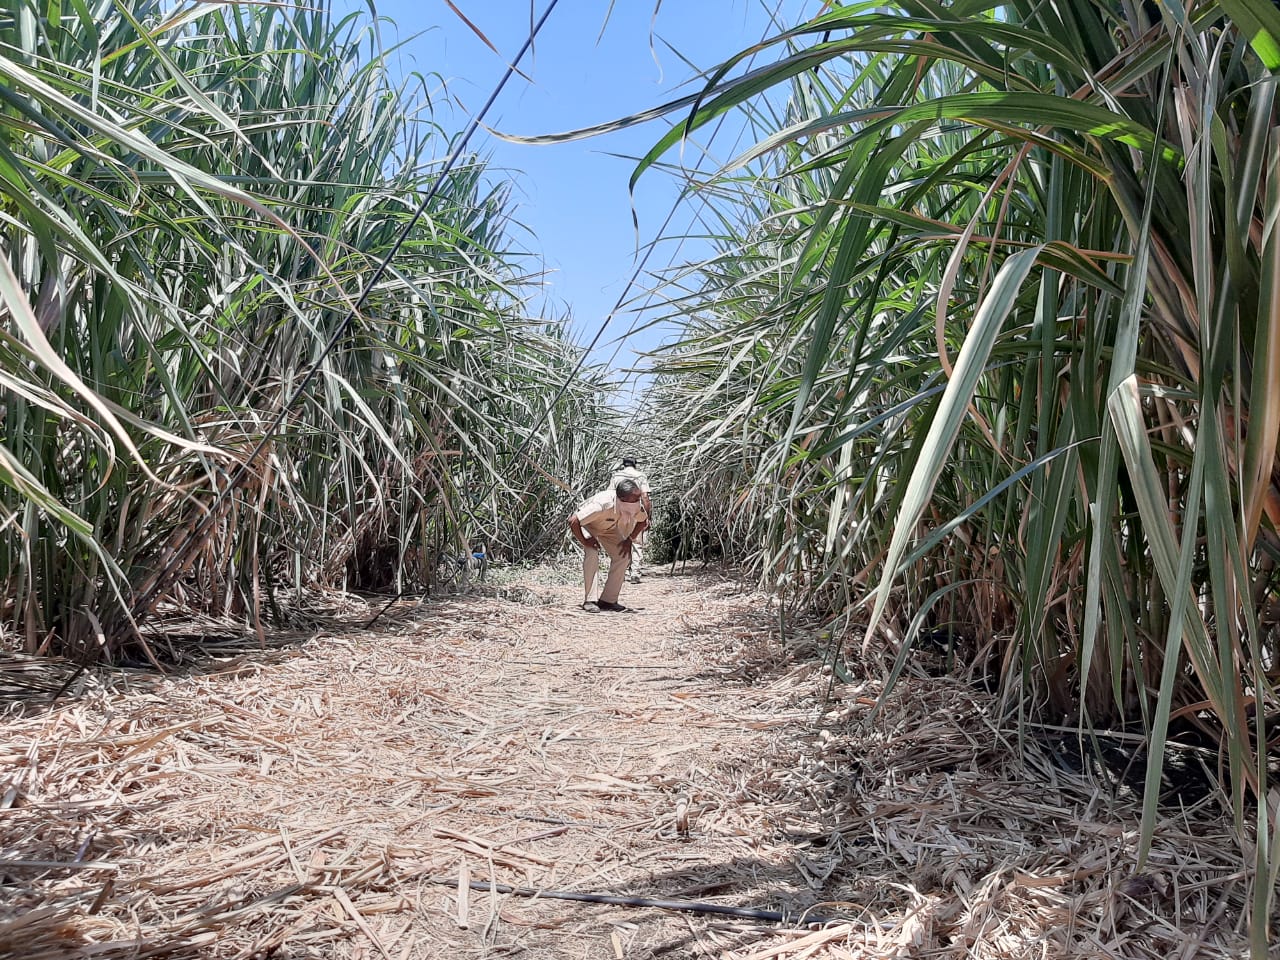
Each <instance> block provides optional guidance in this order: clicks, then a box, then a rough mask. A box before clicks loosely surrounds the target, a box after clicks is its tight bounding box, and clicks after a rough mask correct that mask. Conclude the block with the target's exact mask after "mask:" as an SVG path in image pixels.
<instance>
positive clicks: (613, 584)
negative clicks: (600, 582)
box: [596, 533, 627, 603]
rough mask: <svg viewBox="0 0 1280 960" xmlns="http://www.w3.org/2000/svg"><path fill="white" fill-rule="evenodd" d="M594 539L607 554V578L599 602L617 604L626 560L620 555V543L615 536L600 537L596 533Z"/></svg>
mask: <svg viewBox="0 0 1280 960" xmlns="http://www.w3.org/2000/svg"><path fill="white" fill-rule="evenodd" d="M596 539H597V540H599V541H600V546H602V547H604V549H605V550H606V551H607V552H608V554H609V576H608V578H607V579H606V580H605V582H604V590H603V591H601V593H600V600H601V602H603V603H617V602H618V594H620V593H621V592H622V581H623V580H625V579H626V576H627V558H626V557H624V556H623V555H622V541H621V540H619V539H618V538H617V537H616V536H612V537H602V536H600V534H598V533H597V534H596Z"/></svg>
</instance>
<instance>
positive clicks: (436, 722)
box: [0, 574, 1243, 960]
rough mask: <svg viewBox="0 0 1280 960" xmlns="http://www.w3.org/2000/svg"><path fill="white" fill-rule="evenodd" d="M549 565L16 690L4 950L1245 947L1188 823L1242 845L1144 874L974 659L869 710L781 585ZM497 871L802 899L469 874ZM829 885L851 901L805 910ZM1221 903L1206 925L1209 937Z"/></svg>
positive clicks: (8, 742) (1190, 841)
mask: <svg viewBox="0 0 1280 960" xmlns="http://www.w3.org/2000/svg"><path fill="white" fill-rule="evenodd" d="M532 590H533V591H534V594H530V593H528V592H527V591H524V592H519V593H516V594H513V596H515V597H516V599H502V598H499V597H488V598H485V597H468V598H460V599H457V600H453V601H448V602H439V603H435V604H432V605H430V606H429V607H424V608H421V609H419V610H417V611H415V612H414V616H413V617H412V619H408V618H407V615H408V612H409V611H407V610H404V609H403V607H404V605H402V609H401V610H400V611H399V613H400V614H401V619H400V620H398V621H397V620H394V619H386V620H383V621H382V622H380V623H379V624H378V625H377V627H376V628H375V630H374V631H360V630H355V631H351V632H345V633H333V632H327V633H321V634H320V635H318V636H315V637H314V638H313V639H311V640H309V641H308V642H306V643H305V644H303V645H302V646H300V647H297V648H293V649H290V650H286V651H283V652H282V653H280V654H278V655H276V656H274V657H263V656H262V655H258V656H256V657H242V658H240V659H238V660H235V661H231V662H229V663H227V664H224V665H223V667H222V668H221V670H220V671H219V672H217V673H214V674H206V675H200V676H193V677H188V678H184V679H178V680H166V681H162V682H154V681H152V682H149V683H147V684H146V685H145V686H144V687H143V688H141V689H138V690H135V691H133V692H125V693H121V692H118V691H105V690H104V691H102V692H100V693H96V694H91V695H89V696H87V697H86V698H85V699H82V700H80V701H78V702H76V703H75V704H72V705H70V706H67V707H63V708H60V709H58V710H56V711H53V712H50V713H46V714H43V715H40V716H32V717H28V718H27V719H24V720H18V721H13V722H12V723H10V724H9V725H8V729H6V730H5V731H4V733H5V736H4V737H3V738H0V744H3V746H0V761H2V762H3V763H4V768H3V769H6V770H10V771H16V772H14V773H13V774H12V776H11V777H10V778H9V780H8V781H7V782H6V781H0V790H3V789H4V788H5V787H6V786H7V787H8V789H7V791H6V792H5V793H4V798H3V802H0V842H2V843H3V849H2V850H0V956H4V957H14V958H17V957H23V958H31V960H53V958H62V957H86V958H87V957H107V958H116V957H119V958H124V957H160V956H166V957H170V956H171V957H191V958H196V957H201V958H205V957H208V958H213V957H217V958H229V957H237V958H243V960H248V958H251V957H266V956H271V957H278V958H302V957H323V958H328V957H340V958H394V960H402V958H403V960H413V958H435V957H440V958H453V957H476V958H480V957H534V958H541V957H547V958H578V957H581V958H609V957H613V958H624V960H625V958H638V957H677V958H679V957H703V956H706V957H724V958H728V960H733V958H738V960H746V958H751V960H771V958H775V957H778V958H783V960H786V958H801V957H835V958H849V957H859V958H860V957H895V956H897V957H915V956H925V955H930V956H933V955H937V956H954V957H970V956H971V957H996V956H1000V957H1022V956H1025V957H1056V956H1103V955H1114V956H1148V955H1159V956H1185V957H1193V956H1206V957H1209V956H1215V957H1216V956H1227V955H1230V952H1229V951H1230V950H1234V949H1237V948H1238V945H1239V940H1238V938H1236V937H1234V935H1232V934H1231V931H1230V927H1231V925H1232V924H1233V923H1234V922H1235V920H1236V919H1237V918H1236V917H1235V916H1234V913H1233V911H1234V909H1235V907H1234V905H1233V903H1234V902H1233V901H1232V900H1231V899H1230V898H1229V897H1227V895H1226V894H1225V893H1224V890H1229V889H1234V887H1235V886H1237V885H1236V884H1226V885H1225V886H1223V885H1219V886H1217V887H1215V888H1211V886H1210V885H1209V884H1203V883H1202V884H1200V885H1199V886H1198V887H1195V888H1194V889H1187V890H1183V891H1181V892H1180V893H1179V895H1178V897H1177V899H1176V906H1175V904H1174V902H1173V900H1171V895H1170V893H1169V883H1170V882H1171V878H1173V879H1174V881H1175V882H1176V877H1177V876H1181V875H1180V874H1175V871H1176V869H1177V868H1178V865H1179V864H1185V862H1186V860H1187V858H1188V857H1189V856H1191V855H1192V854H1194V856H1195V857H1196V858H1198V860H1197V863H1198V866H1199V868H1201V872H1200V873H1199V874H1197V877H1201V878H1202V879H1203V878H1206V877H1207V878H1214V877H1218V876H1228V875H1229V873H1230V870H1231V865H1230V862H1229V860H1223V862H1222V863H1219V862H1217V860H1215V856H1216V855H1215V854H1214V851H1213V850H1202V849H1201V847H1203V846H1204V845H1205V841H1204V839H1203V837H1202V836H1200V835H1198V834H1197V832H1196V831H1195V830H1193V829H1192V828H1193V826H1194V825H1190V824H1189V825H1187V827H1186V829H1185V830H1183V831H1182V832H1179V831H1178V830H1174V829H1172V828H1171V829H1170V830H1169V831H1167V832H1166V833H1165V834H1164V835H1163V836H1162V837H1161V839H1160V841H1159V842H1158V845H1157V850H1156V851H1155V853H1154V854H1153V864H1154V868H1153V869H1152V870H1151V871H1149V873H1148V874H1144V875H1142V876H1141V877H1134V876H1133V875H1132V874H1131V871H1130V867H1131V864H1132V855H1131V852H1132V844H1133V840H1134V836H1133V833H1132V830H1131V828H1130V827H1131V822H1130V823H1125V822H1124V820H1123V818H1125V817H1127V816H1129V815H1131V814H1132V812H1133V811H1132V809H1131V808H1128V807H1123V805H1122V806H1121V807H1120V808H1118V807H1117V806H1116V805H1115V804H1114V803H1109V802H1104V800H1103V798H1102V796H1100V795H1099V793H1098V792H1097V791H1096V790H1094V789H1093V788H1091V787H1089V786H1088V785H1086V784H1083V783H1081V782H1078V781H1075V780H1072V779H1071V778H1070V777H1069V776H1067V775H1065V774H1063V773H1061V772H1060V771H1059V772H1055V771H1054V770H1053V769H1051V768H1048V767H1046V768H1045V770H1044V777H1043V778H1042V779H1040V780H1039V782H1031V783H1028V782H1027V781H1026V775H1027V770H1026V769H1025V768H1021V767H1019V768H1018V770H1017V771H1013V770H1012V768H1011V757H1012V755H1013V753H1014V751H1013V750H1012V747H1011V744H1010V743H1009V741H1007V740H1005V739H1004V738H1003V737H1002V734H1001V733H1000V732H999V731H996V730H994V729H992V728H991V727H990V726H989V724H988V723H987V722H986V721H985V720H984V719H982V715H981V712H980V711H979V709H978V707H979V702H980V699H981V697H980V696H979V695H978V694H975V693H973V692H972V691H969V690H968V688H965V687H963V686H962V685H958V684H950V685H948V684H938V683H933V684H929V685H920V684H915V683H914V682H907V683H904V684H903V686H902V688H901V691H902V692H901V694H900V695H897V696H895V698H894V700H893V702H892V703H891V705H890V709H889V711H888V712H887V713H886V715H885V719H884V720H883V722H882V723H880V724H878V725H877V726H876V727H875V728H874V729H872V728H866V727H862V726H860V725H859V721H860V720H862V719H864V718H865V716H866V714H867V711H868V710H869V709H870V706H871V705H872V704H873V703H874V702H875V701H874V696H875V693H876V688H875V687H874V685H873V684H870V683H866V684H854V685H848V686H839V687H837V688H836V689H835V690H834V693H835V699H834V700H831V701H827V700H826V699H825V697H826V694H827V692H828V688H829V684H828V682H827V680H826V678H825V676H824V675H823V673H822V670H821V668H820V667H819V666H818V665H817V663H816V662H815V661H814V660H813V659H811V658H809V657H805V656H801V657H796V658H794V659H792V658H791V657H790V656H789V655H788V654H787V653H786V651H784V649H783V645H782V644H781V643H780V642H779V640H778V638H777V636H776V632H775V627H776V621H775V616H776V615H775V613H774V612H773V611H772V610H771V609H770V607H769V605H768V603H767V602H766V601H765V600H764V599H763V598H762V597H759V596H756V595H753V594H751V593H750V592H744V591H743V590H742V589H740V588H739V587H738V586H736V585H735V584H733V583H732V582H729V581H727V580H724V579H723V578H721V577H719V576H716V575H712V574H699V575H691V576H683V577H680V576H678V577H657V578H653V579H651V580H648V581H647V582H646V583H644V584H643V585H641V586H639V587H629V588H628V589H627V591H626V592H625V593H624V596H623V600H624V602H627V603H628V604H631V605H633V606H634V607H635V608H636V609H635V610H634V611H633V612H631V613H626V614H587V613H584V612H580V611H577V610H575V609H573V603H574V600H575V599H576V588H575V587H573V586H572V585H569V584H565V583H561V584H558V585H557V584H548V583H542V584H536V583H535V584H532ZM793 652H794V651H793ZM801 652H804V651H801ZM926 694H927V698H926ZM856 731H860V732H856ZM1015 774H1016V776H1015ZM1104 807H1106V808H1108V810H1110V813H1109V814H1108V816H1107V817H1101V816H1100V814H1102V813H1104V812H1106V811H1104V810H1103V808H1104ZM1116 815H1119V816H1121V818H1122V821H1121V822H1120V823H1117V822H1115V821H1114V820H1112V819H1110V818H1111V817H1114V816H1116ZM1099 820H1100V821H1101V822H1098V821H1099ZM73 860H75V861H78V863H77V864H76V865H75V866H74V868H61V869H52V868H50V866H49V865H50V864H55V863H57V864H66V863H68V862H69V861H73ZM484 881H493V882H496V883H501V884H511V885H517V886H527V887H536V888H539V889H543V890H566V891H579V892H582V891H594V892H603V893H610V894H627V895H641V896H647V897H659V898H682V899H690V900H698V901H705V902H714V903H718V904H733V905H741V906H749V907H758V908H763V909H767V910H771V911H780V912H783V913H786V914H787V915H788V916H789V917H794V918H795V920H794V922H792V923H790V924H786V925H782V926H780V925H778V924H769V923H759V922H753V921H748V920H741V919H733V918H727V917H715V916H706V915H699V914H684V913H678V912H672V911H668V910H660V909H655V908H651V907H646V908H634V907H620V906H605V905H596V904H586V903H574V902H565V901H555V900H532V899H528V898H524V897H519V896H509V895H502V894H496V893H492V892H490V891H488V890H484V891H481V890H473V889H470V887H469V886H468V884H469V883H470V882H484ZM1126 883H1127V884H1129V887H1128V888H1123V889H1122V890H1121V893H1122V894H1123V896H1120V897H1119V898H1118V897H1117V893H1116V888H1117V885H1123V884H1126ZM1238 893H1240V894H1243V889H1242V888H1241V889H1240V890H1239V891H1238ZM1232 896H1234V894H1233V895H1232ZM829 901H834V902H829ZM805 911H810V913H811V914H821V915H825V916H828V917H831V918H833V920H832V922H830V923H827V924H826V925H823V926H813V925H810V926H806V925H804V924H803V923H801V922H800V920H801V917H802V915H804V913H805ZM1192 924H1193V925H1194V930H1195V937H1197V938H1202V941H1210V942H1211V943H1210V944H1208V945H1207V944H1206V943H1204V942H1201V941H1196V940H1192V941H1188V939H1187V936H1188V935H1187V934H1186V933H1185V932H1184V930H1182V929H1180V927H1183V926H1188V925H1192ZM1213 941H1217V942H1218V944H1219V945H1218V946H1214V945H1211V944H1212V942H1213ZM1188 943H1190V944H1191V947H1188V946H1187V944H1188ZM1219 949H1221V950H1223V951H1228V952H1222V953H1220V952H1219ZM1179 951H1182V952H1181V953H1179Z"/></svg>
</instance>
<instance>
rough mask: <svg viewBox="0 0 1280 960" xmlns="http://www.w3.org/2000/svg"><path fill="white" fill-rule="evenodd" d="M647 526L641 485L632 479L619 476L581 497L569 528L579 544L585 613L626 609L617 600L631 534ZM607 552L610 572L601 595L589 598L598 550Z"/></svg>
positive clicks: (620, 590)
mask: <svg viewBox="0 0 1280 960" xmlns="http://www.w3.org/2000/svg"><path fill="white" fill-rule="evenodd" d="M648 526H649V514H648V512H647V511H646V510H645V508H644V501H643V496H642V494H641V493H640V487H639V485H638V484H637V483H636V482H635V481H634V480H622V481H620V482H619V483H617V484H616V485H615V486H614V487H612V488H611V489H609V490H601V491H600V492H599V493H597V494H596V495H595V496H594V497H591V498H590V499H588V500H586V501H584V502H583V503H582V504H581V505H580V506H579V507H578V509H577V510H575V511H574V513H573V516H571V517H570V518H569V530H570V532H571V533H572V534H573V538H574V539H575V540H577V541H578V543H579V544H581V545H582V550H583V556H582V581H583V600H582V609H583V610H586V611H587V612H588V613H598V612H599V611H601V610H607V611H610V612H613V613H617V612H621V611H623V610H625V609H627V608H626V607H624V606H623V605H622V604H620V603H619V602H618V596H619V595H620V594H621V592H622V580H623V577H624V576H626V572H627V561H628V560H629V559H630V557H631V551H632V550H633V549H634V546H635V540H634V538H635V537H636V536H637V535H639V534H641V533H643V532H644V531H645V529H646V528H647V527H648ZM601 548H603V549H604V550H605V552H606V553H608V554H609V576H608V578H607V579H606V580H605V582H604V589H603V590H601V591H600V599H599V600H597V601H594V602H593V601H592V599H591V592H592V588H593V587H594V585H595V579H596V574H597V573H598V572H599V570H600V550H601Z"/></svg>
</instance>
